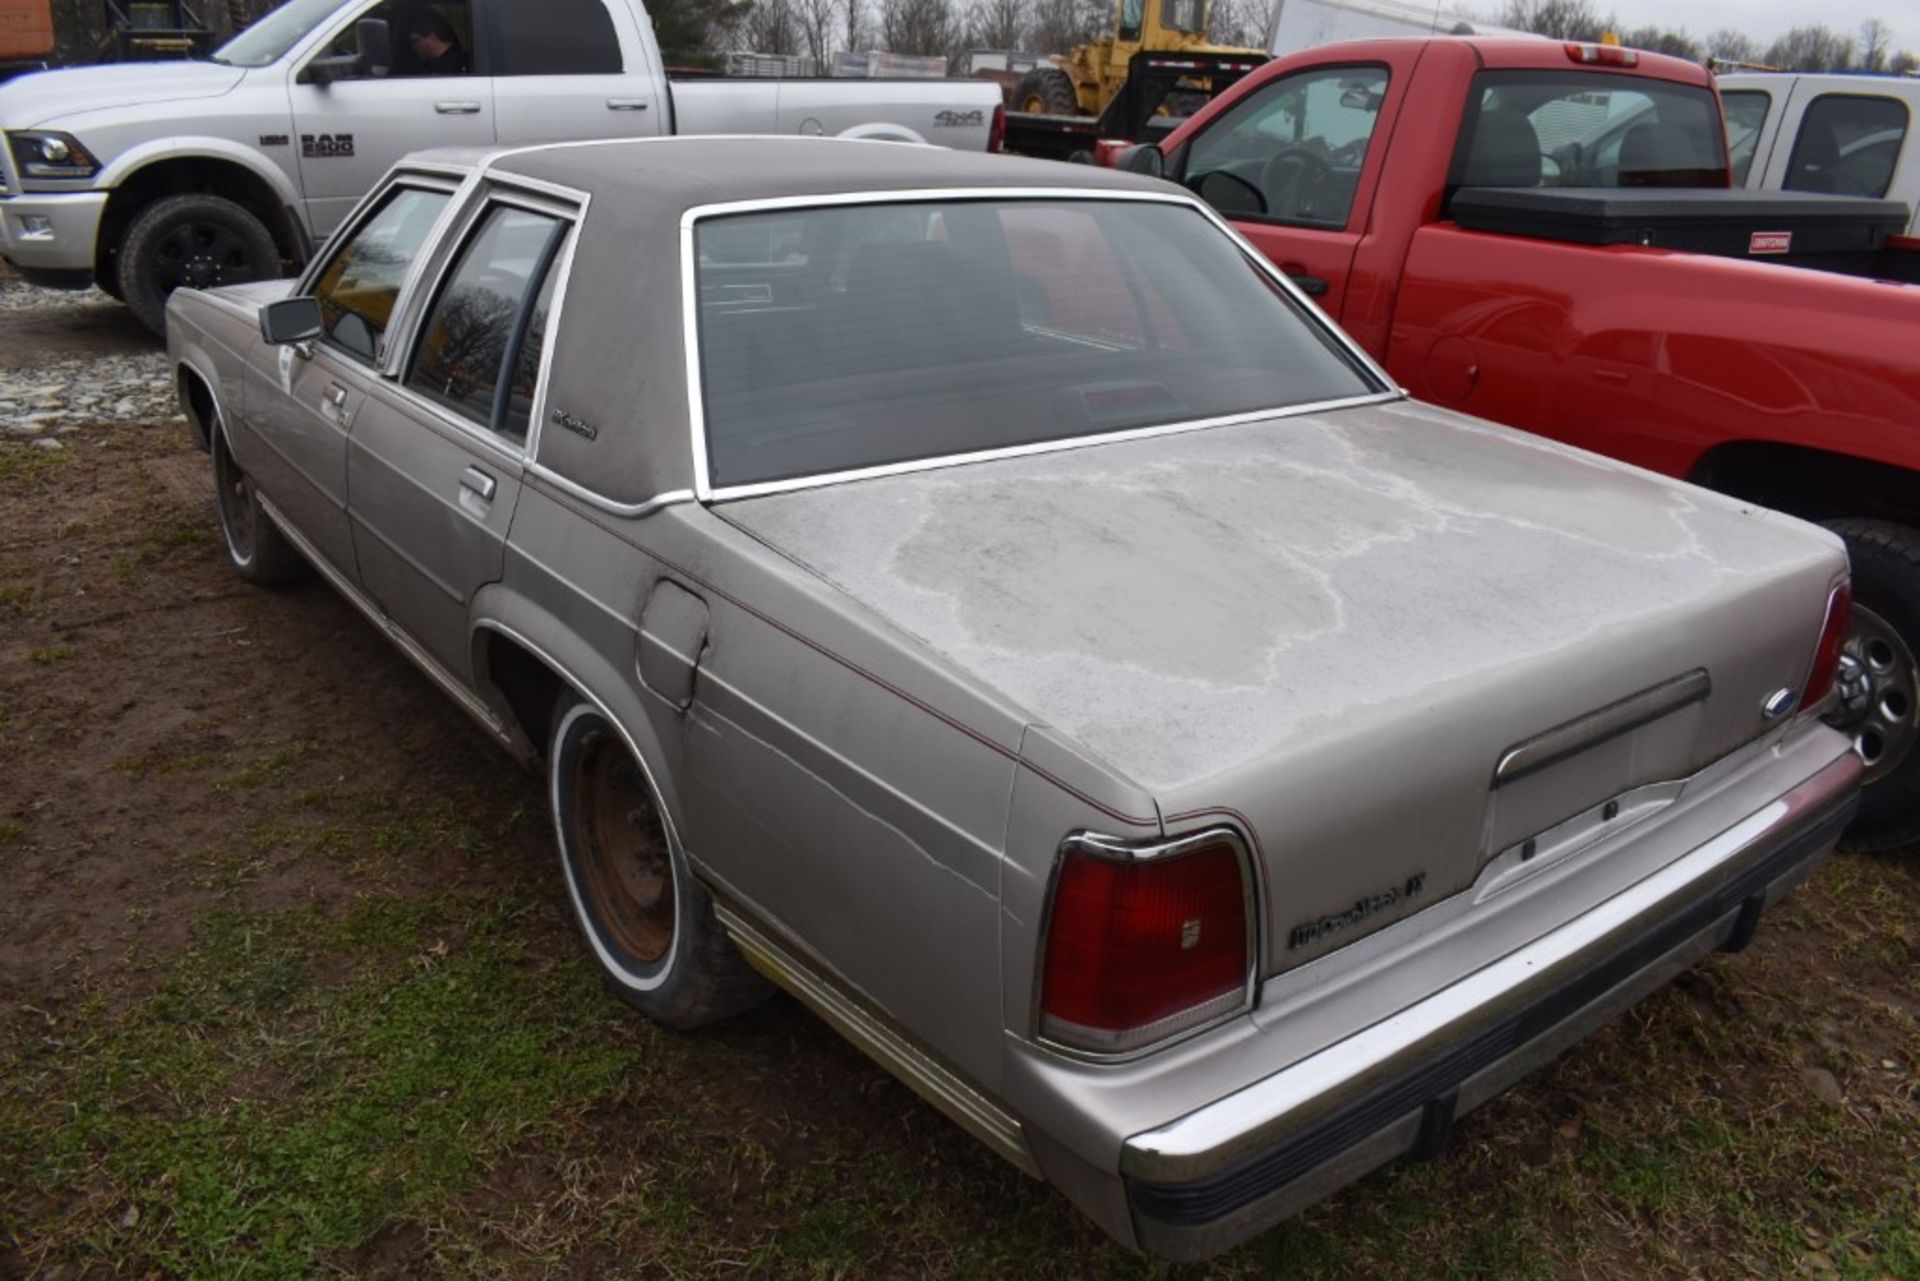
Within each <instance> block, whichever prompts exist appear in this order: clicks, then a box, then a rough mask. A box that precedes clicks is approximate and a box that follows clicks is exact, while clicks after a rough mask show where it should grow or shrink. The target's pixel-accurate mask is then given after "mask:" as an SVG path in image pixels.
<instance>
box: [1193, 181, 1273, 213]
mask: <svg viewBox="0 0 1920 1281" xmlns="http://www.w3.org/2000/svg"><path fill="white" fill-rule="evenodd" d="M1192 186H1193V194H1194V195H1196V196H1198V197H1200V199H1202V200H1204V201H1206V202H1207V203H1208V204H1210V205H1212V206H1213V207H1214V208H1215V209H1218V210H1219V211H1220V212H1221V213H1223V214H1226V215H1227V216H1228V217H1229V218H1231V217H1232V216H1233V215H1235V214H1263V213H1265V212H1266V211H1267V198H1266V197H1265V196H1264V195H1262V194H1260V188H1258V187H1256V186H1254V185H1253V184H1252V183H1250V182H1248V181H1247V180H1246V179H1245V178H1242V177H1241V176H1240V175H1239V174H1237V173H1233V172H1231V171H1229V170H1226V169H1215V170H1214V171H1213V172H1211V173H1203V174H1201V175H1200V176H1199V177H1198V178H1196V179H1194V180H1193V183H1192Z"/></svg>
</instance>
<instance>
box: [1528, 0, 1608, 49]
mask: <svg viewBox="0 0 1920 1281" xmlns="http://www.w3.org/2000/svg"><path fill="white" fill-rule="evenodd" d="M1608 21H1611V19H1610V18H1609V19H1608V20H1606V21H1603V20H1602V19H1601V17H1600V15H1599V14H1598V13H1596V12H1595V11H1594V8H1593V0H1507V7H1506V8H1505V9H1503V10H1501V12H1500V25H1501V26H1503V27H1517V28H1518V29H1520V30H1522V31H1531V32H1533V33H1535V34H1536V35H1542V36H1552V37H1553V38H1554V39H1555V40H1598V39H1599V38H1600V36H1601V33H1602V32H1604V31H1605V30H1606V29H1607V22H1608Z"/></svg>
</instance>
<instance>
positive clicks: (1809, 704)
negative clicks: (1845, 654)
mask: <svg viewBox="0 0 1920 1281" xmlns="http://www.w3.org/2000/svg"><path fill="white" fill-rule="evenodd" d="M1852 614H1853V588H1852V587H1850V586H1848V585H1847V584H1846V583H1841V584H1840V585H1839V586H1837V587H1835V588H1834V589H1833V595H1831V596H1829V597H1827V621H1826V622H1824V623H1822V624H1821V625H1820V643H1819V644H1818V645H1817V646H1815V647H1814V651H1813V669H1812V670H1811V671H1809V672H1808V673H1807V686H1806V688H1805V689H1803V690H1801V691H1800V707H1801V710H1803V711H1809V712H1810V711H1812V710H1814V705H1815V704H1816V703H1818V702H1820V700H1821V699H1823V698H1825V697H1826V696H1827V693H1828V691H1830V690H1832V689H1833V674H1834V672H1835V670H1837V669H1838V668H1839V666H1840V647H1841V646H1842V645H1844V644H1846V641H1847V620H1848V618H1849V617H1850V616H1851V615H1852Z"/></svg>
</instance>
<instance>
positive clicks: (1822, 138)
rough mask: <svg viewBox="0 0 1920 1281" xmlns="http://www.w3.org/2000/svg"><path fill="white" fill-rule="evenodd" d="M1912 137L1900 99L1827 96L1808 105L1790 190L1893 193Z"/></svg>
mask: <svg viewBox="0 0 1920 1281" xmlns="http://www.w3.org/2000/svg"><path fill="white" fill-rule="evenodd" d="M1906 137H1907V108H1906V105H1905V104H1904V103H1901V102H1900V101H1899V100H1897V99H1894V98H1881V97H1875V96H1871V95H1868V94H1853V93H1829V94H1822V95H1821V96H1820V97H1818V98H1815V99H1814V100H1813V101H1812V103H1810V104H1808V106H1807V112H1806V114H1805V115H1804V116H1802V117H1801V118H1800V133H1799V136H1798V137H1796V138H1795V139H1794V140H1793V158H1792V159H1791V160H1789V161H1788V162H1787V180H1786V182H1785V183H1784V184H1783V185H1784V186H1785V187H1786V189H1787V190H1788V191H1825V192H1831V193H1832V194H1834V195H1836V196H1874V197H1880V196H1884V195H1886V194H1887V188H1888V187H1890V186H1892V185H1893V167H1894V164H1895V162H1897V161H1898V160H1899V159H1900V146H1901V144H1902V143H1903V142H1904V141H1905V140H1906Z"/></svg>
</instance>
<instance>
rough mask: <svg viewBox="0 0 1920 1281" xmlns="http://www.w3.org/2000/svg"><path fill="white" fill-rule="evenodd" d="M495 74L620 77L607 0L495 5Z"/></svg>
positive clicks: (546, 0) (615, 31)
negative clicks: (496, 36) (496, 54)
mask: <svg viewBox="0 0 1920 1281" xmlns="http://www.w3.org/2000/svg"><path fill="white" fill-rule="evenodd" d="M492 13H493V21H494V22H495V24H496V27H497V34H498V39H497V41H496V42H495V43H496V48H497V50H498V56H497V57H496V58H495V59H494V62H495V64H496V65H495V66H494V68H493V74H495V75H497V76H594V75H606V76H617V75H620V74H621V73H622V72H624V71H625V70H626V68H625V65H624V63H623V62H622V61H621V57H620V35H619V31H618V29H617V28H616V27H615V26H614V24H613V17H612V15H611V14H609V13H608V12H607V5H606V0H539V2H538V3H532V2H531V0H523V2H522V3H519V4H496V5H494V6H493V9H492Z"/></svg>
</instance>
